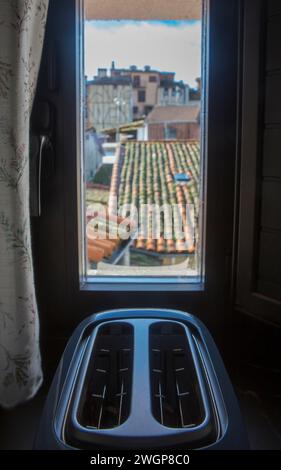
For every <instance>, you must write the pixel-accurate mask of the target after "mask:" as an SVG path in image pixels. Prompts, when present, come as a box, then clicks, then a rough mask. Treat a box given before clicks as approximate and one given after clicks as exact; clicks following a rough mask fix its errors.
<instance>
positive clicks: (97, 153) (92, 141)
mask: <svg viewBox="0 0 281 470" xmlns="http://www.w3.org/2000/svg"><path fill="white" fill-rule="evenodd" d="M84 142H85V144H84V145H85V147H84V154H85V159H84V162H85V163H84V172H85V179H86V182H87V183H88V182H90V181H92V180H93V178H94V176H95V174H96V173H97V171H98V170H99V168H100V167H101V166H102V163H103V156H104V151H103V147H102V142H101V141H100V139H99V137H98V135H97V133H96V131H95V129H94V128H90V129H87V130H86V132H85V141H84Z"/></svg>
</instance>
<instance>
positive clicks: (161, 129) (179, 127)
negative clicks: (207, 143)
mask: <svg viewBox="0 0 281 470" xmlns="http://www.w3.org/2000/svg"><path fill="white" fill-rule="evenodd" d="M146 126H147V136H148V140H196V141H199V140H200V106H199V104H195V105H194V104H193V105H188V106H156V107H155V108H154V109H153V111H151V113H150V114H149V115H148V117H147V119H146Z"/></svg>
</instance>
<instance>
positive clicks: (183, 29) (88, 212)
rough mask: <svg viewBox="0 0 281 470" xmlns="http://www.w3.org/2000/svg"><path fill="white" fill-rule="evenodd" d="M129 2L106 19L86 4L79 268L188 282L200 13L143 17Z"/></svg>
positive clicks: (197, 186) (193, 245) (195, 195)
mask: <svg viewBox="0 0 281 470" xmlns="http://www.w3.org/2000/svg"><path fill="white" fill-rule="evenodd" d="M109 3H110V2H109ZM137 3H138V2H132V4H134V5H135V10H134V9H132V10H130V11H127V13H126V10H125V9H123V10H122V6H121V9H120V10H121V13H122V14H123V17H121V18H120V17H118V14H117V13H115V16H116V17H114V11H115V10H109V11H108V18H106V12H105V11H104V9H103V8H102V6H101V4H100V2H99V1H94V0H92V1H91V0H87V1H86V2H85V7H86V8H85V20H84V64H85V70H84V75H83V76H84V77H85V80H84V83H85V85H84V106H83V123H84V129H83V142H84V160H83V161H84V171H83V181H84V183H83V184H84V192H83V197H84V200H83V207H84V208H83V210H84V214H85V218H84V220H85V227H84V228H85V236H84V242H85V247H84V248H85V249H84V253H85V270H86V274H87V276H88V277H90V276H94V277H95V278H97V276H98V277H103V276H111V277H112V278H114V277H116V276H117V277H118V278H119V279H120V278H122V277H125V278H126V279H127V280H128V279H129V278H132V277H135V276H142V277H157V278H162V277H163V278H164V277H165V278H167V277H170V278H175V279H179V278H181V279H182V278H185V279H186V280H188V279H191V278H193V279H194V277H196V278H198V276H200V275H201V272H202V271H201V269H202V249H201V244H202V243H201V240H202V236H201V233H202V226H201V223H200V221H201V220H202V214H201V204H200V194H201V187H202V179H203V172H202V152H201V145H200V139H201V133H202V132H201V115H202V113H201V101H202V90H201V76H202V73H201V63H202V20H201V10H202V5H201V2H200V1H198V0H196V1H195V0H194V1H192V0H190V1H189V0H187V2H186V4H187V5H189V9H187V10H186V11H182V12H181V13H179V12H180V10H179V9H177V2H175V4H173V5H174V7H175V8H171V2H168V3H167V1H166V0H163V1H162V2H161V1H159V2H157V3H158V7H159V4H161V3H162V6H163V8H162V11H161V9H160V8H157V9H156V10H155V11H154V10H153V8H152V10H153V11H151V12H150V16H149V17H147V18H146V17H144V18H143V15H144V13H143V10H141V11H140V10H139V8H138V7H137ZM143 3H145V0H144V2H143ZM121 4H122V2H121ZM95 7H96V8H95ZM110 11H111V13H110ZM134 11H135V14H134ZM119 13H120V12H119ZM121 13H120V14H121ZM156 15H157V16H156ZM139 17H141V18H139Z"/></svg>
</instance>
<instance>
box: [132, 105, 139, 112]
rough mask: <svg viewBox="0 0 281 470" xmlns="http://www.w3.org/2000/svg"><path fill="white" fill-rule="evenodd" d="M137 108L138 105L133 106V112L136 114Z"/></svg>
mask: <svg viewBox="0 0 281 470" xmlns="http://www.w3.org/2000/svg"><path fill="white" fill-rule="evenodd" d="M138 112H139V108H138V106H133V114H138Z"/></svg>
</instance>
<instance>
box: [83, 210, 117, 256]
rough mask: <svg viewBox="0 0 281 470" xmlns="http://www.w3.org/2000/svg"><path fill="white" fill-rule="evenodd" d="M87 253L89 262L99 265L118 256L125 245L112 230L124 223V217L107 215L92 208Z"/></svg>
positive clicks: (87, 233) (89, 214)
mask: <svg viewBox="0 0 281 470" xmlns="http://www.w3.org/2000/svg"><path fill="white" fill-rule="evenodd" d="M86 217H87V227H86V237H87V251H88V253H87V254H88V260H89V261H91V262H92V263H98V262H100V261H102V260H103V259H104V258H108V259H110V258H111V257H113V256H114V255H116V253H117V251H118V250H120V248H121V246H122V245H123V240H122V239H121V238H120V237H119V236H118V232H117V230H116V236H115V235H114V232H111V233H110V230H111V229H112V228H113V229H114V228H116V226H117V224H120V223H122V222H123V221H124V218H123V217H115V216H112V215H109V214H108V212H107V213H105V214H104V213H99V212H97V211H93V210H92V209H91V208H89V209H88V210H87V214H86ZM119 230H120V229H119Z"/></svg>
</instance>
